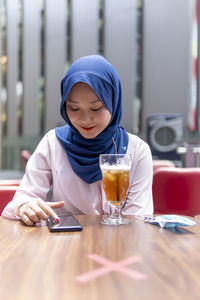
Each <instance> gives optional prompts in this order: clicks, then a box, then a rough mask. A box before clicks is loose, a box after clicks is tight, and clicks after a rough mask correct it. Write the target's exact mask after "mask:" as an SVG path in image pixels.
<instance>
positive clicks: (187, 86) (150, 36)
mask: <svg viewBox="0 0 200 300" xmlns="http://www.w3.org/2000/svg"><path fill="white" fill-rule="evenodd" d="M194 3H195V1H191V0H184V1H182V0H167V1H166V0H159V1H155V0H154V1H152V0H145V1H144V17H143V20H144V23H143V24H144V25H143V26H144V27H143V33H144V34H143V81H142V83H143V90H142V91H143V99H142V128H143V131H142V133H143V134H144V136H146V120H147V117H148V115H150V114H155V113H178V114H180V115H181V116H182V117H183V118H184V121H185V128H186V126H187V124H188V109H189V104H190V97H191V80H192V69H191V64H192V50H191V48H192V47H191V40H192V17H193V11H194Z"/></svg>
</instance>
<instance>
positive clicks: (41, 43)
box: [0, 0, 200, 171]
mask: <svg viewBox="0 0 200 300" xmlns="http://www.w3.org/2000/svg"><path fill="white" fill-rule="evenodd" d="M0 1H1V4H0V24H1V27H0V57H1V64H0V116H1V118H0V169H1V170H16V171H21V170H23V165H22V162H21V159H20V154H21V151H22V150H28V151H29V152H30V153H32V152H33V151H34V149H35V147H36V145H37V144H38V142H39V141H40V139H41V138H42V136H43V135H44V134H45V133H46V132H47V131H48V130H50V129H52V128H55V127H56V126H60V125H62V124H63V121H62V119H61V117H60V114H59V104H60V81H61V79H62V77H63V75H64V73H65V72H66V71H67V69H68V67H69V65H70V64H71V63H72V62H73V61H74V60H75V59H77V58H79V57H81V56H84V55H89V54H97V53H99V54H101V55H103V56H104V57H105V58H106V59H107V60H108V61H110V62H111V63H112V64H113V65H114V67H115V68H116V69H117V71H118V74H119V76H120V78H121V83H122V96H123V120H122V125H123V126H124V127H125V128H126V129H127V131H129V132H131V133H134V134H137V135H139V136H140V137H142V138H143V139H144V140H146V141H147V142H148V143H149V145H150V147H151V150H152V154H153V157H154V158H155V159H156V158H158V159H170V160H173V161H175V162H176V163H177V165H179V162H180V163H181V155H182V153H183V152H182V153H181V149H182V150H183V147H182V146H184V147H186V148H187V149H189V147H190V145H192V147H193V146H197V147H198V146H199V142H200V131H199V70H200V68H199V61H198V57H199V55H198V53H199V49H198V40H199V31H198V20H199V5H198V0H123V1H121V0H24V1H22V0H0ZM177 149H179V151H177ZM197 150H198V149H197Z"/></svg>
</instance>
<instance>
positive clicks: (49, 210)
mask: <svg viewBox="0 0 200 300" xmlns="http://www.w3.org/2000/svg"><path fill="white" fill-rule="evenodd" d="M38 201H39V202H38V205H39V206H40V208H41V209H42V210H43V211H44V212H45V213H46V215H47V217H48V216H49V217H51V218H53V219H54V220H56V221H58V220H59V217H58V215H57V214H56V213H55V211H54V210H53V209H52V208H58V207H62V206H63V205H64V204H65V203H64V201H60V202H45V201H42V200H38ZM46 219H47V218H46Z"/></svg>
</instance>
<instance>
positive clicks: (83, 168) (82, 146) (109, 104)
mask: <svg viewBox="0 0 200 300" xmlns="http://www.w3.org/2000/svg"><path fill="white" fill-rule="evenodd" d="M77 82H84V83H86V84H88V85H89V86H90V87H91V88H92V89H93V91H94V92H95V93H96V95H97V96H98V98H99V99H100V101H101V102H102V103H103V104H104V106H105V107H106V108H107V109H108V110H109V112H110V114H111V120H110V122H109V124H108V126H107V127H106V128H105V129H104V130H103V131H102V132H101V133H100V134H98V135H97V136H96V137H95V138H92V139H86V138H84V137H83V136H82V135H81V134H80V133H79V131H78V130H77V129H76V128H75V127H73V125H72V124H71V122H70V120H69V118H68V116H67V113H66V107H65V104H66V99H67V97H68V95H69V93H70V91H71V89H72V87H73V85H74V84H75V83H77ZM61 95H62V99H61V105H60V113H61V116H62V118H63V119H64V120H65V121H66V122H67V125H65V126H62V127H57V128H56V129H55V131H56V136H57V138H58V140H59V141H60V143H61V145H62V147H63V148H64V150H65V151H66V154H67V156H68V159H69V162H70V165H71V167H72V169H73V171H74V172H75V173H76V174H77V175H78V176H79V177H80V178H81V179H83V180H84V181H85V182H87V183H93V182H96V181H98V180H101V179H102V174H101V170H100V167H99V155H100V154H102V153H105V154H109V153H110V154H114V153H115V147H114V143H113V139H114V142H115V144H116V147H117V153H119V154H123V153H126V150H127V145H128V134H127V132H126V131H125V129H124V128H123V127H121V126H120V121H121V115H122V103H121V84H120V80H119V76H118V74H117V72H116V70H115V69H114V67H113V66H112V65H111V64H110V63H109V62H108V61H107V60H106V59H105V58H104V57H103V56H100V55H90V56H85V57H82V58H80V59H78V60H76V61H75V62H74V63H72V65H71V66H70V68H69V69H68V71H67V72H66V74H65V76H64V78H63V80H62V82H61Z"/></svg>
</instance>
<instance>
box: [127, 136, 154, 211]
mask: <svg viewBox="0 0 200 300" xmlns="http://www.w3.org/2000/svg"><path fill="white" fill-rule="evenodd" d="M133 159H134V161H135V162H136V164H135V166H134V168H132V170H131V174H130V188H129V191H128V195H127V201H126V206H125V207H124V209H123V211H122V212H123V214H126V215H133V214H137V215H152V214H153V199H152V177H153V166H152V155H151V151H150V148H149V146H148V145H147V144H146V143H145V142H143V141H141V143H139V147H138V149H137V151H136V153H135V155H134V158H133Z"/></svg>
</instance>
